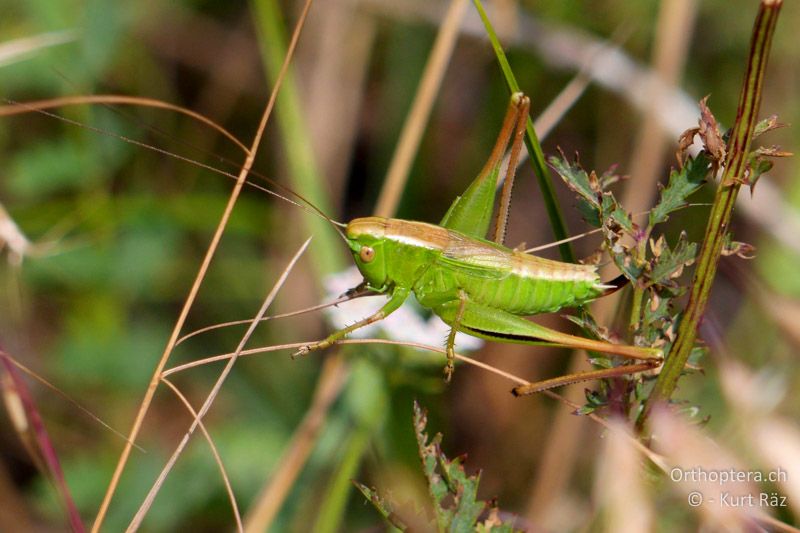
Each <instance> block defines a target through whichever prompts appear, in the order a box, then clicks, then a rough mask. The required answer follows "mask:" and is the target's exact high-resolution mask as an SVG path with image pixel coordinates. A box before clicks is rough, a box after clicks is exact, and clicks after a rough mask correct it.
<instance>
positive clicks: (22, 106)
mask: <svg viewBox="0 0 800 533" xmlns="http://www.w3.org/2000/svg"><path fill="white" fill-rule="evenodd" d="M82 104H116V105H135V106H142V107H154V108H157V109H168V110H170V111H175V112H176V113H180V114H182V115H186V116H188V117H190V118H193V119H194V120H197V121H198V122H202V123H203V124H205V125H206V126H209V127H211V128H213V129H214V130H216V131H217V132H219V133H221V134H222V135H223V136H224V137H225V138H226V139H228V140H229V141H231V142H232V143H233V144H235V145H236V146H238V147H239V148H241V150H242V152H244V153H245V154H247V153H249V149H248V148H247V146H245V145H244V143H242V141H240V140H239V139H237V138H236V136H235V135H234V134H233V133H231V132H229V131H228V130H226V129H225V128H223V127H222V126H221V125H219V124H217V123H216V122H214V121H213V120H211V119H210V118H208V117H206V116H205V115H202V114H200V113H198V112H196V111H192V110H191V109H187V108H185V107H181V106H179V105H175V104H170V103H169V102H164V101H162V100H156V99H155V98H144V97H140V96H126V95H122V94H97V95H87V96H64V97H61V98H50V99H47V100H35V101H33V102H11V101H9V105H4V106H0V117H7V116H11V115H19V114H21V113H29V112H31V111H44V110H45V109H53V108H54V107H64V106H70V105H82ZM47 115H52V114H51V113H47Z"/></svg>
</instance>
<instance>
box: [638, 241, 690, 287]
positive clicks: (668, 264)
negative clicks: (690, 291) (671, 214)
mask: <svg viewBox="0 0 800 533" xmlns="http://www.w3.org/2000/svg"><path fill="white" fill-rule="evenodd" d="M696 255H697V243H694V242H689V241H688V239H687V238H686V233H681V236H680V238H679V239H678V244H677V245H676V246H675V248H674V249H672V250H670V249H669V247H668V246H666V244H664V245H663V248H662V250H661V251H660V255H659V256H658V257H656V258H655V259H654V260H653V264H652V268H651V271H650V276H649V277H650V281H651V282H652V283H655V284H664V283H666V282H668V281H669V280H670V279H672V278H677V277H679V276H680V275H681V273H682V272H683V268H684V267H686V266H689V265H691V264H692V263H693V262H694V258H695V256H696Z"/></svg>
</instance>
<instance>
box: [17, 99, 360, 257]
mask: <svg viewBox="0 0 800 533" xmlns="http://www.w3.org/2000/svg"><path fill="white" fill-rule="evenodd" d="M106 98H108V97H106ZM3 100H4V101H5V102H6V104H8V106H10V107H12V108H20V109H21V111H20V112H29V111H35V112H37V113H41V114H42V115H45V116H48V117H51V118H55V119H57V120H60V121H62V122H65V123H67V124H70V125H73V126H78V127H81V128H86V129H88V130H90V131H93V132H95V133H98V134H100V135H105V136H107V137H111V138H114V139H118V140H121V141H123V142H126V143H128V144H132V145H134V146H139V147H141V148H145V149H147V150H150V151H152V152H156V153H159V154H162V155H165V156H167V157H171V158H173V159H177V160H179V161H183V162H185V163H189V164H191V165H194V166H196V167H198V168H202V169H204V170H208V171H210V172H213V173H215V174H219V175H222V176H225V177H227V178H230V179H232V180H234V181H235V180H237V179H238V176H236V175H234V174H232V173H230V172H227V171H225V170H222V169H219V168H217V167H214V166H211V165H208V164H206V163H201V162H200V161H197V160H194V159H191V158H189V157H186V156H182V155H180V154H176V153H174V152H170V151H168V150H164V149H163V148H159V147H157V146H153V145H151V144H147V143H145V142H142V141H137V140H136V139H132V138H130V137H127V136H125V135H120V134H118V133H114V132H111V131H106V130H102V129H100V128H96V127H94V126H90V125H88V124H82V123H80V122H78V121H76V120H72V119H70V118H67V117H64V116H61V115H59V114H57V113H53V112H51V111H47V110H46V109H47V108H49V107H57V106H58V105H60V104H61V103H63V102H62V101H61V100H58V99H56V100H44V101H40V102H31V103H24V102H15V101H13V100H9V99H7V98H4V99H3ZM121 103H125V102H121ZM4 114H8V115H11V114H14V113H13V112H8V110H7V112H6V113H4ZM193 116H194V118H198V116H196V115H193ZM200 120H202V122H204V123H206V124H211V125H212V126H213V127H214V129H216V130H217V131H220V132H222V133H223V134H224V135H225V137H227V138H228V139H231V140H233V141H234V142H235V143H236V144H237V145H240V147H241V144H240V143H238V141H236V138H235V137H234V136H233V135H232V134H230V133H228V132H227V130H225V129H224V128H222V127H221V126H218V125H217V124H216V123H213V122H212V121H210V120H209V119H205V117H203V118H202V119H200ZM209 155H212V156H213V157H215V158H217V159H219V160H220V161H222V162H223V163H226V164H228V165H232V166H238V165H237V164H236V163H235V162H233V161H231V160H229V159H227V158H225V157H222V156H220V155H218V154H209ZM249 173H250V174H251V175H253V176H256V177H258V178H260V179H262V180H264V181H266V182H267V183H268V184H269V185H271V186H272V187H275V188H276V189H279V190H280V191H281V192H283V193H284V194H287V195H291V196H293V197H295V198H297V199H298V200H299V201H300V202H302V204H300V203H298V202H296V201H294V200H292V199H290V198H287V197H286V196H284V195H283V194H280V193H278V192H275V191H273V190H271V189H268V188H267V187H264V186H263V185H258V184H256V183H253V182H252V181H250V180H246V181H245V183H246V184H247V185H249V186H250V187H253V188H255V189H258V190H260V191H263V192H265V193H267V194H270V195H272V196H274V197H276V198H280V199H281V200H283V201H285V202H288V203H290V204H292V205H294V206H297V207H299V208H300V209H304V210H305V211H307V212H309V213H313V214H314V215H316V216H318V217H320V218H322V219H323V220H325V221H327V222H328V223H330V224H331V226H332V227H333V229H334V230H336V232H337V233H338V234H339V236H340V237H341V238H342V240H344V241H345V242H347V237H346V236H345V234H344V232H343V231H342V230H341V229H339V228H344V227H346V226H347V224H344V223H342V222H339V221H337V220H334V219H333V218H331V217H329V216H328V215H326V214H325V213H324V212H323V211H322V210H321V209H320V208H319V207H317V206H316V205H315V204H314V203H313V202H312V201H311V200H309V199H308V198H306V197H305V196H303V195H301V194H300V193H298V192H295V191H293V190H292V189H290V188H289V187H287V186H286V185H283V184H281V183H279V182H277V181H275V180H274V179H272V178H269V177H267V176H265V175H264V174H262V173H260V172H258V171H256V170H254V169H250V172H249ZM304 204H305V205H304Z"/></svg>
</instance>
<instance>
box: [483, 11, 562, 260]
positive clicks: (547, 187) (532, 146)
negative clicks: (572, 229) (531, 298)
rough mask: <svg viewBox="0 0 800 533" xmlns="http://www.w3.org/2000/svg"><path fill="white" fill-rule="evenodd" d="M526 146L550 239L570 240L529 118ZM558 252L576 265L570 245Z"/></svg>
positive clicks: (503, 63) (511, 84)
mask: <svg viewBox="0 0 800 533" xmlns="http://www.w3.org/2000/svg"><path fill="white" fill-rule="evenodd" d="M473 2H474V4H475V7H476V8H477V9H478V13H479V14H480V16H481V20H483V25H484V26H485V27H486V33H487V35H488V36H489V41H490V42H491V43H492V48H493V49H494V53H495V55H496V56H497V61H498V63H500V69H501V70H502V71H503V76H504V77H505V79H506V84H507V85H508V89H509V91H511V92H512V93H515V92H517V91H519V84H518V83H517V79H516V78H515V77H514V72H513V71H512V70H511V65H509V63H508V59H507V58H506V54H505V52H504V51H503V47H502V46H501V45H500V40H499V39H498V38H497V34H496V33H495V31H494V28H493V27H492V23H491V21H490V20H489V17H488V16H487V14H486V10H484V8H483V4H482V3H481V0H473ZM528 96H530V95H528ZM525 146H527V147H528V153H529V154H530V156H531V157H530V161H531V165H532V166H533V172H534V174H536V180H537V181H538V183H539V189H540V190H541V191H542V197H543V198H544V205H545V208H546V209H547V217H548V218H549V219H550V227H551V228H552V229H553V236H554V237H555V240H558V241H560V240H563V239H566V238H567V237H569V235H568V234H567V225H566V223H565V222H564V215H563V214H562V213H561V207H560V206H559V203H558V198H556V193H555V189H554V187H553V179H552V176H551V175H550V171H549V170H548V168H547V163H545V160H544V153H543V152H542V147H541V145H540V144H539V138H538V137H537V136H536V131H535V130H534V129H533V121H532V120H531V119H530V117H528V124H527V126H526V133H525ZM558 252H559V253H560V254H561V258H562V259H563V260H564V261H567V262H569V263H576V262H577V260H576V258H575V252H574V251H573V250H572V246H571V245H570V244H569V243H563V244H560V245H558Z"/></svg>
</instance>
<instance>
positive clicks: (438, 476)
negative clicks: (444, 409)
mask: <svg viewBox="0 0 800 533" xmlns="http://www.w3.org/2000/svg"><path fill="white" fill-rule="evenodd" d="M426 424H427V416H426V414H425V412H424V411H423V410H422V409H421V408H420V406H419V404H418V403H417V402H414V429H415V433H416V436H417V444H418V446H419V453H420V458H421V459H422V464H423V470H424V472H425V477H426V478H427V479H428V487H429V491H430V494H431V497H432V498H433V503H434V505H433V509H434V513H435V515H436V524H437V528H438V529H439V531H453V532H462V531H463V532H468V531H470V532H471V531H476V530H478V531H514V529H513V528H511V527H510V526H506V525H505V524H503V523H502V522H501V521H499V520H498V519H497V513H496V512H495V511H496V509H495V507H494V506H490V505H489V504H488V503H487V502H485V501H481V500H479V499H478V483H479V482H480V474H476V475H474V476H470V475H468V474H467V473H466V471H465V470H464V466H463V464H462V462H463V461H462V459H461V458H459V457H457V458H455V459H453V460H449V459H448V458H447V456H445V454H444V453H443V452H442V450H441V440H442V435H441V434H437V435H436V436H435V437H434V438H433V440H432V441H431V442H430V443H428V436H427V434H426V433H425V427H426ZM359 488H360V487H359ZM362 492H364V491H363V490H362ZM365 494H367V493H365ZM448 496H450V497H451V498H447V497H448ZM487 509H489V510H490V511H492V512H490V519H489V520H487V521H486V522H485V524H489V525H487V526H485V527H484V528H483V529H481V527H480V524H478V523H477V522H478V519H479V518H480V516H481V515H482V514H483V513H484V511H486V510H487ZM492 517H494V518H492ZM494 526H503V528H502V529H495V527H494ZM487 528H488V529H487Z"/></svg>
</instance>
